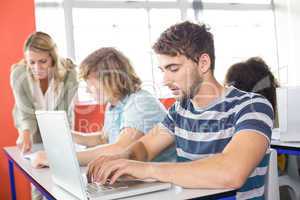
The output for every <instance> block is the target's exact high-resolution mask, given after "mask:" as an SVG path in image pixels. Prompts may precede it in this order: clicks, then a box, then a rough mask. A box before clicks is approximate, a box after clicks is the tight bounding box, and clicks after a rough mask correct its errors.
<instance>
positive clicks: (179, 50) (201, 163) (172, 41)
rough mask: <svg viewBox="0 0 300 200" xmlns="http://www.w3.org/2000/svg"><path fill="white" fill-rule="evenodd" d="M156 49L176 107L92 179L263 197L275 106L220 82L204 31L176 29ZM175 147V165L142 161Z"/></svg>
mask: <svg viewBox="0 0 300 200" xmlns="http://www.w3.org/2000/svg"><path fill="white" fill-rule="evenodd" d="M153 49H154V51H155V52H156V53H157V56H158V60H159V65H160V66H159V67H160V69H161V70H162V73H163V75H164V83H165V84H166V85H167V86H168V87H169V88H170V89H171V90H172V92H173V95H174V96H175V97H176V99H177V100H178V101H177V102H176V103H175V104H174V105H173V106H172V107H171V108H170V110H169V114H168V116H167V117H166V118H165V119H164V121H163V122H162V123H160V124H159V125H156V126H155V127H154V128H153V129H152V130H151V131H150V133H148V134H147V135H145V136H144V137H142V138H141V139H140V140H139V141H138V142H137V143H135V144H133V145H132V146H130V147H129V148H128V149H127V151H126V152H124V153H122V154H117V155H110V156H100V157H98V158H97V159H96V160H94V161H92V162H91V163H90V164H89V170H88V178H89V180H90V181H95V182H102V183H106V182H107V181H109V182H110V183H114V182H115V181H116V179H117V178H118V177H120V176H122V175H130V176H133V177H136V178H141V179H143V178H154V179H157V180H159V181H163V182H171V183H174V184H177V185H181V186H183V187H188V188H236V189H238V192H237V199H252V198H253V199H261V198H263V194H264V176H265V174H266V171H267V163H268V159H269V154H268V153H267V149H268V147H269V144H270V138H271V129H272V126H273V109H272V106H271V104H270V103H269V102H268V101H267V100H266V99H265V98H264V97H262V96H260V95H257V94H253V93H247V92H243V91H241V90H238V89H236V88H234V87H229V88H224V87H223V86H222V85H221V84H219V83H218V82H217V81H216V79H215V77H214V75H213V71H214V64H215V54H214V42H213V36H212V34H211V33H210V32H208V30H207V28H206V27H205V25H197V24H193V23H190V22H183V23H180V24H176V25H174V26H172V27H170V28H169V29H167V30H166V31H165V32H163V33H162V35H161V36H160V38H159V39H158V41H157V42H156V43H155V44H154V46H153ZM174 142H175V144H176V147H177V156H178V161H179V162H178V163H154V162H143V161H150V160H152V159H153V158H154V157H155V156H156V155H158V154H159V153H160V152H161V151H163V150H164V149H165V148H166V147H168V146H169V145H170V144H172V143H174ZM183 161H184V162H183Z"/></svg>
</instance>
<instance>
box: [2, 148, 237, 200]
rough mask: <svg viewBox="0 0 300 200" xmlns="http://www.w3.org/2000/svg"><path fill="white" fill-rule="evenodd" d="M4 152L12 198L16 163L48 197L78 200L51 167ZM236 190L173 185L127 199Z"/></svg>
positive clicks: (219, 195)
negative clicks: (53, 176) (54, 178)
mask: <svg viewBox="0 0 300 200" xmlns="http://www.w3.org/2000/svg"><path fill="white" fill-rule="evenodd" d="M4 152H5V154H6V156H7V158H8V162H9V175H10V184H11V193H12V200H16V198H17V197H16V191H15V183H14V172H13V170H14V168H13V167H14V165H16V166H17V167H18V168H19V169H20V170H21V172H22V173H23V174H24V175H25V176H26V178H27V179H28V180H29V181H30V182H31V183H32V184H33V185H35V186H36V187H37V188H38V189H39V190H40V192H41V193H42V194H43V195H44V196H45V197H46V198H47V199H49V200H50V199H51V200H52V199H59V200H65V199H67V200H78V199H77V198H76V197H74V196H73V195H72V194H70V193H68V192H67V191H65V190H63V189H61V188H60V187H58V186H56V185H55V184H54V183H53V181H52V179H51V171H50V169H49V168H43V169H34V168H32V167H31V166H30V163H29V161H28V160H25V159H24V158H22V157H21V155H20V152H19V151H18V150H17V148H16V147H5V148H4ZM235 193H236V192H235V191H234V190H209V189H183V188H181V187H179V186H173V187H172V188H171V189H169V190H165V191H158V192H153V193H149V194H143V195H138V196H134V197H128V198H125V199H133V200H153V199H172V200H179V199H180V200H181V199H223V200H225V199H226V200H229V199H235Z"/></svg>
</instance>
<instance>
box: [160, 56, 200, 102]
mask: <svg viewBox="0 0 300 200" xmlns="http://www.w3.org/2000/svg"><path fill="white" fill-rule="evenodd" d="M158 62H159V68H160V69H161V71H162V73H163V81H164V85H166V86H168V87H169V89H170V90H171V91H172V93H173V95H174V97H175V98H176V99H177V100H183V99H185V98H193V97H194V96H195V95H196V93H197V92H198V89H199V87H200V86H201V83H202V81H203V79H202V77H201V76H200V75H199V70H198V64H197V63H195V62H194V61H192V60H190V59H187V58H186V57H185V56H183V55H179V56H174V57H172V56H168V55H162V54H159V55H158Z"/></svg>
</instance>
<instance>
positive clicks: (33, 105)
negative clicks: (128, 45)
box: [10, 32, 78, 153]
mask: <svg viewBox="0 0 300 200" xmlns="http://www.w3.org/2000/svg"><path fill="white" fill-rule="evenodd" d="M10 80H11V87H12V91H13V94H14V97H15V106H14V109H13V118H14V122H15V126H16V128H17V129H18V132H19V137H18V139H17V142H16V143H17V146H18V147H19V148H20V150H21V152H22V153H26V152H28V151H30V150H31V147H32V143H40V142H41V137H40V133H39V130H38V126H37V121H36V118H35V114H34V112H35V110H65V111H69V105H70V103H71V100H72V98H73V96H74V94H75V93H76V91H77V85H78V83H77V75H76V71H75V65H74V64H73V63H72V61H71V60H70V59H64V58H61V57H60V56H59V55H58V51H57V48H56V44H55V43H54V41H53V40H52V38H51V37H50V36H49V35H48V34H46V33H43V32H35V33H32V34H31V35H30V36H29V37H28V39H27V40H26V41H25V44H24V59H22V60H21V61H19V62H18V63H17V64H15V65H13V67H12V71H11V77H10Z"/></svg>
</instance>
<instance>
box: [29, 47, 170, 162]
mask: <svg viewBox="0 0 300 200" xmlns="http://www.w3.org/2000/svg"><path fill="white" fill-rule="evenodd" d="M80 77H81V78H82V79H83V80H85V81H86V82H87V86H88V90H89V92H90V93H91V94H92V96H93V97H94V99H96V100H98V101H101V102H105V101H106V102H107V106H106V110H105V119H104V128H103V129H102V131H100V132H98V133H94V134H90V135H86V134H85V135H83V134H81V133H78V132H74V133H73V136H74V140H75V141H76V142H77V143H79V144H83V145H86V146H89V147H91V146H96V147H94V148H89V149H87V150H86V151H82V152H79V153H78V154H77V156H78V159H79V162H80V164H81V165H87V164H88V163H89V162H90V161H92V160H94V159H96V158H97V157H98V156H100V155H103V154H114V153H116V152H122V151H124V150H125V149H126V148H127V147H128V146H129V145H131V144H133V143H134V142H136V141H137V140H138V139H140V138H141V137H142V136H144V135H145V134H146V133H147V132H148V131H149V130H150V129H151V128H152V127H154V125H155V124H157V123H159V122H161V121H162V120H163V119H164V117H165V116H166V110H165V108H164V106H163V105H162V104H161V103H160V102H159V101H158V100H157V99H156V98H155V97H154V96H152V95H151V94H150V93H149V92H147V91H145V90H143V89H141V80H140V78H139V77H138V76H137V74H136V73H135V71H134V69H133V67H132V65H131V64H130V62H129V60H128V59H127V58H126V57H125V56H124V55H123V54H122V53H121V52H120V51H118V50H116V49H114V48H100V49H98V50H96V51H95V52H93V53H92V54H90V55H89V56H88V57H87V58H85V59H84V60H83V62H82V64H81V65H80ZM106 143H108V144H107V145H100V144H106ZM97 145H98V146H97ZM175 155H176V153H175V149H174V148H172V147H170V148H169V149H168V150H166V151H165V152H164V153H163V154H162V155H160V156H158V158H157V159H156V160H157V161H162V160H171V159H173V160H175V158H174V156H175ZM45 165H48V163H47V159H46V155H45V153H43V152H40V153H39V154H38V156H37V159H36V160H35V162H34V163H33V166H34V167H42V166H45Z"/></svg>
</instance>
